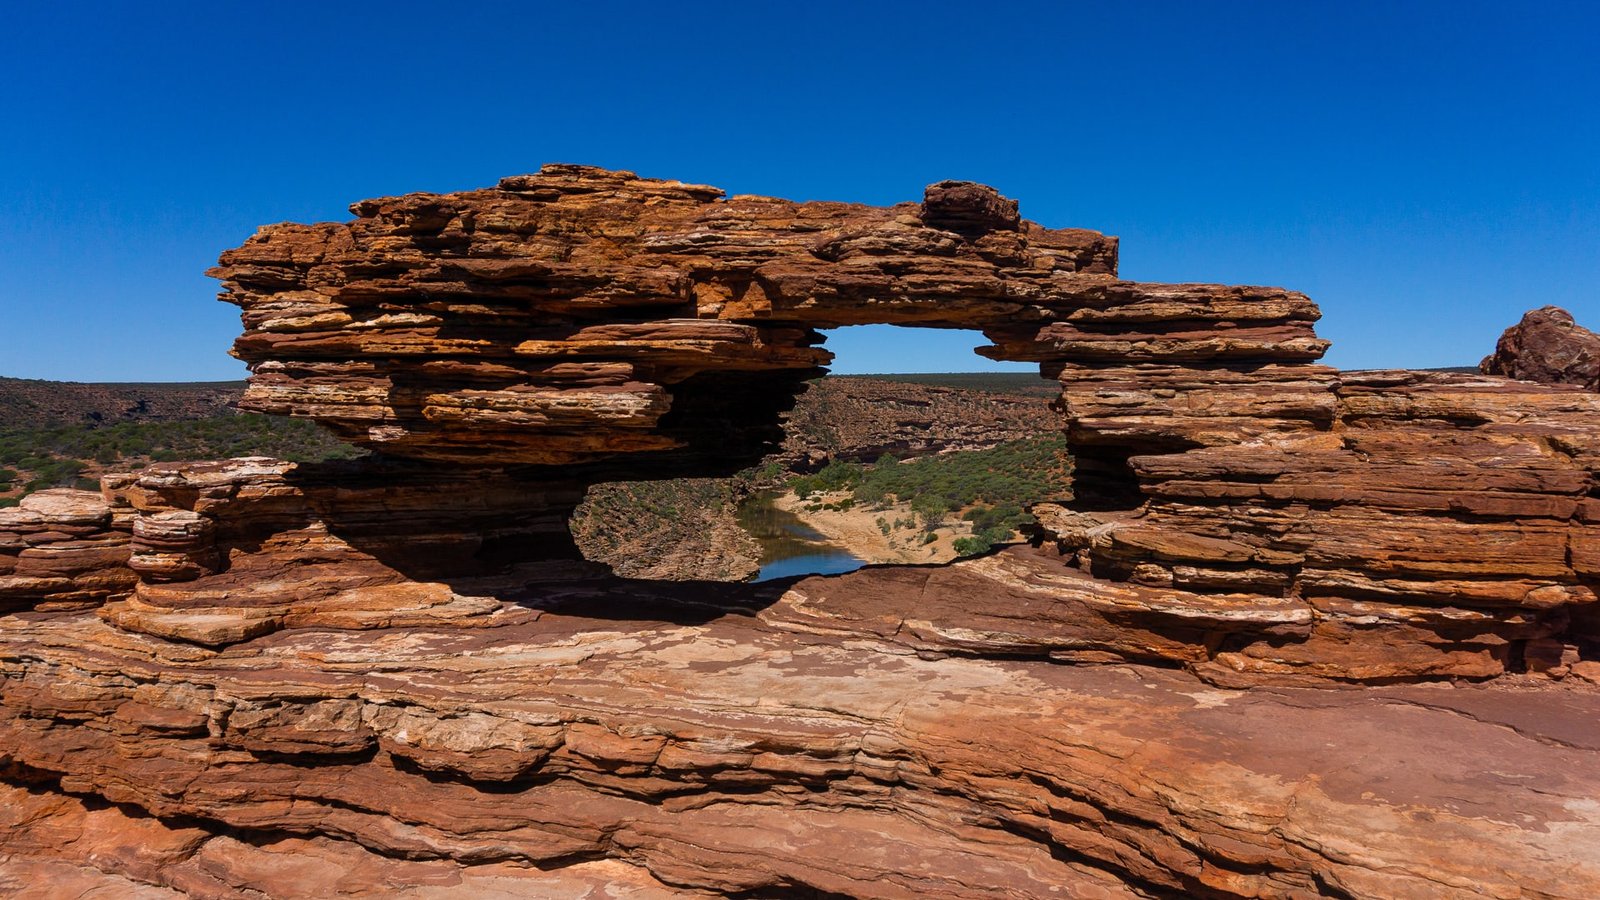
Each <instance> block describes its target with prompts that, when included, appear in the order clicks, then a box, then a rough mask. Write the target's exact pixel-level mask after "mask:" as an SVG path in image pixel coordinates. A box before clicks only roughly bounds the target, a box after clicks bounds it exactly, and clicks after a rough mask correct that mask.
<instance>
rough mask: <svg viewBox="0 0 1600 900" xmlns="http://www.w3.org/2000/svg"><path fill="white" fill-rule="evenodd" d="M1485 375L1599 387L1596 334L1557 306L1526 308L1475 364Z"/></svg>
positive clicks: (1599, 346)
mask: <svg viewBox="0 0 1600 900" xmlns="http://www.w3.org/2000/svg"><path fill="white" fill-rule="evenodd" d="M1478 368H1479V370H1481V371H1482V372H1483V373H1484V374H1486V375H1505V376H1507V377H1509V378H1518V379H1521V380H1523V381H1537V382H1539V383H1541V384H1575V385H1578V386H1579V387H1584V388H1588V389H1589V390H1591V391H1600V334H1595V333H1594V332H1592V331H1590V330H1589V329H1587V328H1584V327H1583V326H1581V325H1579V324H1578V323H1577V322H1576V321H1575V320H1574V319H1573V318H1572V313H1569V312H1567V311H1566V310H1564V309H1562V308H1561V307H1559V306H1544V307H1540V308H1539V309H1531V310H1528V312H1527V313H1525V314H1524V315H1523V317H1522V321H1520V322H1518V323H1517V324H1515V325H1513V326H1511V327H1510V328H1507V329H1506V330H1505V333H1504V334H1502V335H1500V340H1499V341H1498V342H1496V344H1495V348H1494V352H1493V353H1491V354H1489V355H1488V356H1486V357H1484V359H1483V362H1482V363H1480V364H1479V365H1478Z"/></svg>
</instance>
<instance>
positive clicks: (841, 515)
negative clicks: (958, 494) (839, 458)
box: [773, 493, 972, 563]
mask: <svg viewBox="0 0 1600 900" xmlns="http://www.w3.org/2000/svg"><path fill="white" fill-rule="evenodd" d="M849 496H850V495H849V494H848V493H832V494H813V495H812V496H811V498H810V499H808V500H801V499H799V498H798V497H796V496H795V495H794V494H793V493H784V494H780V495H779V496H778V497H777V498H776V499H775V500H773V505H774V506H776V507H777V508H778V509H781V510H784V511H785V512H788V513H791V514H793V515H794V516H795V517H796V518H798V519H800V521H802V522H804V523H806V524H807V525H808V526H810V527H811V528H814V529H816V531H817V532H818V533H820V534H822V535H824V536H825V537H827V538H828V540H830V541H832V542H834V543H836V544H838V545H839V546H841V547H844V548H845V549H847V550H849V551H850V552H851V553H853V554H855V555H856V556H857V557H860V558H861V559H863V560H865V561H866V562H869V563H942V562H949V561H950V560H952V559H955V558H956V550H955V546H954V543H955V540H956V539H957V538H963V537H967V536H969V535H971V534H972V528H971V526H970V525H969V524H968V523H966V522H963V521H961V520H959V519H957V518H954V517H952V519H951V521H950V522H948V523H946V524H945V525H942V526H940V527H939V528H938V529H936V530H935V531H934V535H935V538H934V540H933V542H932V543H926V544H925V543H923V540H924V534H923V530H922V526H921V525H920V524H915V519H916V515H915V514H913V513H912V512H911V505H910V504H908V503H897V504H894V505H893V506H889V507H886V508H884V509H872V508H870V507H867V506H857V507H854V508H852V509H847V510H843V511H840V510H833V509H812V508H811V507H814V506H819V505H822V504H828V503H838V502H839V501H840V500H843V499H845V498H846V497H849ZM897 520H898V521H899V522H900V523H901V524H900V527H898V528H897V527H895V524H894V523H895V522H896V521H897ZM880 522H882V523H886V524H887V525H888V526H889V530H888V533H887V534H885V533H884V528H883V525H881V524H879V523H880Z"/></svg>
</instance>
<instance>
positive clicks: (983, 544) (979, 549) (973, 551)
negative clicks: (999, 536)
mask: <svg viewBox="0 0 1600 900" xmlns="http://www.w3.org/2000/svg"><path fill="white" fill-rule="evenodd" d="M953 546H954V547H955V551H956V555H957V556H977V555H978V554H979V553H987V552H988V551H989V548H990V547H993V546H994V545H993V544H991V543H989V542H988V541H986V540H984V539H983V538H978V537H963V538H956V539H955V541H954V543H953Z"/></svg>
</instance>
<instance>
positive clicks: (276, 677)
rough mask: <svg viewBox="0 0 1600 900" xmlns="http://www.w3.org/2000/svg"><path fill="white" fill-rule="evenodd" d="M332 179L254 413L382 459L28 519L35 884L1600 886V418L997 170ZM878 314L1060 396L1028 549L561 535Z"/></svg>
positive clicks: (704, 449) (295, 264)
mask: <svg viewBox="0 0 1600 900" xmlns="http://www.w3.org/2000/svg"><path fill="white" fill-rule="evenodd" d="M352 210H353V212H354V213H355V215H356V216H357V218H356V219H355V220H354V221H353V222H349V223H343V224H324V225H311V226H304V225H278V226H271V227H268V228H266V229H263V230H262V231H261V232H260V233H259V234H258V235H257V236H256V237H255V238H253V239H251V241H250V242H249V243H247V244H246V245H245V246H244V247H241V248H239V249H238V250H234V251H230V252H229V253H228V254H226V255H225V256H224V258H223V261H222V265H221V267H220V268H219V269H218V270H216V273H217V274H218V275H219V276H220V277H222V278H223V279H224V283H225V294H224V299H227V300H229V301H230V302H234V303H237V304H238V305H239V306H240V307H241V308H242V310H243V314H244V324H245V334H244V336H243V337H241V338H240V340H239V342H238V343H237V344H236V347H235V352H236V353H237V354H238V355H239V356H241V357H242V358H244V359H246V360H247V361H249V362H250V363H251V365H252V367H253V370H254V373H255V374H254V376H253V378H252V382H251V386H250V388H249V390H248V393H247V395H246V398H245V400H244V402H243V404H242V405H243V406H245V407H248V408H251V409H256V410H260V411H265V412H277V413H288V414H292V415H299V416H304V417H308V418H311V419H314V420H317V421H320V422H322V423H324V424H326V425H327V426H328V427H330V428H331V429H333V430H334V431H335V432H336V433H337V434H339V435H340V436H342V437H344V438H346V439H348V440H351V441H353V442H355V443H359V444H362V445H363V446H366V447H369V448H372V449H374V450H376V451H377V453H376V454H375V455H374V456H372V457H370V458H367V459H363V460H358V461H353V462H350V463H340V464H328V465H319V466H295V465H292V464H288V463H282V462H278V461H274V460H265V459H246V460H233V461H228V462H223V463H206V464H192V465H162V466H156V467H152V469H150V470H148V471H146V472H144V473H141V474H140V475H137V476H117V477H111V478H107V479H106V480H105V481H104V482H103V484H102V491H101V492H100V493H99V494H95V493H93V492H73V491H66V492H49V493H47V494H45V495H41V496H40V497H39V498H38V499H30V501H29V502H28V503H26V504H25V505H24V506H23V507H22V508H20V509H18V510H15V511H10V512H4V513H0V612H4V613H6V614H4V615H0V795H3V799H5V800H6V801H7V803H6V812H5V813H3V814H0V885H9V884H16V883H22V882H26V881H28V880H30V879H60V880H59V882H52V883H59V884H60V885H63V886H67V887H70V888H71V889H73V890H77V891H79V892H80V893H87V892H91V891H99V892H111V893H117V894H120V895H127V896H137V895H139V893H140V892H142V893H144V894H146V895H149V896H164V895H170V894H171V893H172V892H176V893H179V894H184V895H191V896H218V897H226V896H255V895H266V896H274V897H294V896H318V895H322V894H325V893H326V892H327V890H328V885H329V884H340V885H348V886H350V887H351V888H352V890H355V891H370V890H371V889H373V886H374V885H378V884H380V883H381V885H382V887H383V888H384V890H385V891H388V892H390V893H387V894H385V895H391V894H392V895H396V896H407V895H417V894H421V893H427V891H425V890H423V889H424V888H431V887H432V886H439V887H440V890H441V891H443V890H445V889H446V888H448V889H450V890H453V891H458V892H460V895H462V896H482V895H493V893H494V892H496V891H498V892H501V893H504V894H509V895H512V896H517V895H519V894H520V895H529V894H534V895H538V894H540V893H541V892H543V893H544V894H545V895H557V896H559V895H562V894H564V893H565V894H568V895H575V896H611V895H616V896H626V895H636V896H672V895H682V894H690V895H694V894H699V895H704V894H707V893H711V894H735V895H740V894H743V895H746V896H785V895H789V896H837V895H846V896H872V897H895V896H938V897H943V896H955V897H988V896H992V897H1001V896H1005V897H1014V896H1063V897H1168V896H1202V897H1204V896H1218V897H1286V898H1287V897H1307V896H1315V895H1328V896H1346V897H1350V896H1363V897H1365V896H1372V897H1455V896H1463V895H1474V894H1481V895H1486V896H1496V897H1514V896H1521V897H1539V898H1554V897H1572V898H1577V897H1591V896H1595V895H1597V894H1600V864H1597V861H1600V817H1597V813H1596V806H1595V800H1594V798H1595V797H1596V796H1600V783H1597V780H1596V778H1597V776H1596V774H1595V773H1597V772H1600V766H1597V765H1596V762H1597V759H1596V753H1597V751H1600V745H1597V742H1596V740H1595V728H1594V723H1595V721H1596V716H1597V714H1600V692H1597V690H1596V684H1597V683H1600V626H1597V622H1600V616H1597V615H1596V606H1597V604H1596V597H1595V589H1596V586H1597V585H1600V550H1597V547H1600V513H1597V509H1600V507H1597V504H1600V489H1597V486H1596V479H1595V475H1596V471H1597V463H1600V445H1597V444H1596V440H1597V439H1596V437H1595V435H1596V434H1597V433H1600V431H1597V429H1596V427H1595V426H1596V424H1597V423H1600V406H1597V404H1600V399H1597V397H1600V395H1596V394H1594V393H1593V392H1590V391H1586V390H1584V389H1582V388H1581V387H1575V386H1550V385H1539V384H1533V383H1529V382H1524V381H1513V380H1510V379H1506V378H1503V377H1495V376H1473V375H1441V374H1436V373H1416V372H1339V371H1337V370H1335V369H1331V368H1328V367H1325V366H1321V365H1319V364H1317V362H1316V360H1317V358H1318V357H1319V356H1320V355H1321V353H1322V351H1323V349H1325V347H1326V342H1325V341H1322V340H1321V339H1319V338H1317V336H1316V334H1315V330H1314V327H1313V326H1314V323H1315V320H1316V319H1317V316H1318V311H1317V308H1316V306H1315V305H1314V304H1312V303H1311V301H1310V300H1309V299H1307V298H1306V297H1305V296H1304V295H1301V294H1298V293H1295V292H1293V291H1287V290H1282V289H1278V288H1259V287H1230V286H1223V285H1166V284H1141V283H1136V282H1129V281H1124V280H1120V279H1119V278H1118V277H1117V274H1116V242H1115V239H1113V238H1107V237H1105V236H1103V235H1099V234H1097V233H1095V232H1089V231H1077V230H1052V229H1046V228H1043V227H1041V226H1039V225H1036V224H1034V223H1031V222H1027V221H1026V220H1023V219H1022V218H1021V217H1020V212H1019V209H1018V207H1017V205H1016V203H1015V202H1014V201H1010V200H1007V199H1006V198H1004V197H1001V196H1000V195H999V194H998V193H996V192H995V191H993V190H992V189H989V188H985V187H983V186H981V185H973V184H968V183H963V182H944V183H941V184H938V185H934V186H932V187H930V188H929V189H928V191H927V193H926V194H925V196H924V198H923V200H922V202H921V203H907V204H901V205H898V206H893V207H887V208H874V207H865V206H859V205H854V204H843V203H793V202H790V201H784V200H776V199H772V198H763V197H733V198H724V197H723V196H722V194H721V192H720V191H717V190H716V189H713V188H706V187H701V186H694V185H684V184H680V183H677V182H665V181H655V180H649V179H640V178H637V177H635V176H634V175H632V174H631V173H624V172H607V171H603V170H598V169H590V168H585V167H575V166H550V167H546V168H545V169H544V170H542V171H541V172H540V173H539V174H537V175H531V176H520V177H515V178H508V179H505V180H503V181H502V182H501V183H500V184H499V186H498V187H496V188H494V189H489V190H483V191H469V192H463V193H458V194H448V195H432V194H413V195H407V196H405V197H399V198H389V199H383V200H374V201H367V202H363V203H359V204H356V205H355V206H354V207H353V208H352ZM861 323H889V324H907V325H926V326H935V327H960V328H979V329H982V330H983V331H984V332H985V334H986V335H987V336H988V338H989V340H990V341H991V346H989V347H987V348H984V349H983V351H982V352H984V353H985V354H987V355H991V356H994V357H996V358H1002V359H1018V360H1030V361H1035V362H1038V363H1039V364H1040V366H1041V371H1042V372H1044V373H1045V374H1046V375H1047V376H1049V377H1052V378H1056V379H1059V382H1060V384H1061V397H1060V399H1059V401H1058V403H1057V408H1058V410H1059V411H1060V412H1061V414H1062V416H1063V423H1064V427H1065V430H1066V434H1067V437H1068V440H1069V443H1070V444H1071V446H1072V448H1073V453H1074V456H1075V458H1076V460H1077V484H1076V487H1075V489H1076V494H1077V499H1076V500H1075V501H1074V503H1073V504H1072V505H1070V506H1053V505H1052V506H1041V507H1039V508H1038V509H1037V510H1036V512H1037V515H1038V517H1039V519H1040V522H1039V525H1038V527H1037V535H1036V536H1037V541H1036V546H1031V547H1013V548H1008V549H1005V550H1003V551H1000V552H998V553H994V554H991V555H988V556H985V557H983V558H980V559H975V560H970V561H965V562H961V563H958V564H955V565H951V566H947V567H870V568H867V569H863V570H861V571H858V572H855V573H852V574H849V575H846V576H840V577H836V578H812V579H805V580H801V581H798V582H791V583H776V584H768V585H744V584H719V583H710V582H698V583H696V582H676V583H666V582H649V581H639V580H629V579H624V578H619V577H616V576H615V575H613V574H611V573H610V572H609V571H608V570H607V569H606V568H605V567H603V566H597V565H594V564H590V563H585V562H583V561H582V560H580V559H578V558H577V555H576V553H575V551H574V547H573V542H572V540H571V537H570V535H569V533H568V529H567V519H568V517H569V516H570V514H571V512H572V510H573V508H574V507H575V505H576V504H577V503H578V501H579V500H580V499H581V497H582V496H583V491H584V490H585V488H587V487H588V486H589V485H592V484H595V483H599V482H605V481H615V480H625V479H628V478H637V479H648V478H660V477H667V476H676V475H685V474H690V475H705V476H709V475H716V474H721V473H724V472H726V471H728V470H729V469H732V468H738V467H739V466H742V465H744V464H746V463H747V462H748V461H749V460H752V459H754V458H756V457H758V456H759V455H760V454H761V453H763V452H766V451H767V450H770V449H771V448H772V447H773V446H774V444H775V441H776V440H777V438H778V437H779V436H780V429H779V427H778V426H779V422H780V416H781V414H782V412H783V411H784V410H785V409H787V408H789V407H790V406H791V405H792V403H793V401H794V395H795V393H796V391H797V390H799V388H800V386H801V385H802V384H803V383H804V381H805V380H806V379H807V378H809V377H811V376H813V375H814V374H815V373H816V372H817V371H818V367H819V366H820V365H821V364H822V363H824V362H825V361H826V359H827V354H826V352H825V351H823V350H821V349H820V347H819V346H818V344H819V342H820V339H821V334H820V333H819V332H818V331H817V329H821V328H827V327H833V326H838V325H846V324H861ZM1332 687H1338V688H1341V689H1339V690H1331V689H1329V688H1332ZM1243 688H1248V689H1243ZM341 873H344V874H341ZM8 880H9V881H8ZM408 892H409V893H408Z"/></svg>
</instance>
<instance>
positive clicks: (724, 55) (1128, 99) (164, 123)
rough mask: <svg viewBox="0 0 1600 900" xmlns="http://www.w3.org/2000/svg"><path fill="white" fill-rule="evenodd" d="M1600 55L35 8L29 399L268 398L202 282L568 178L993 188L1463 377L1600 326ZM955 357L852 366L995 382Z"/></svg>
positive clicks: (1100, 15)
mask: <svg viewBox="0 0 1600 900" xmlns="http://www.w3.org/2000/svg"><path fill="white" fill-rule="evenodd" d="M1597 46H1600V3H1593V2H1584V3H1529V4H1512V5H1508V4H1505V3H1503V2H1497V3H1475V2H1439V3H1406V2H1383V3H1347V2H1345V3H1325V4H1314V3H1279V2H1271V3H1269V2H1259V3H1200V2H1180V3H1129V4H1122V3H1105V2H1096V3H1082V4H1068V3H1040V4H1021V3H1007V2H999V0H995V2H987V3H982V4H973V3H951V4H943V3H936V2H921V3H915V4H906V3H887V2H884V3H871V2H861V0H858V2H850V3H829V2H806V3H761V2H750V0H744V2H737V3H726V4H721V3H715V4H711V3H707V4H697V3H690V2H684V3H665V2H659V0H657V2H651V3H606V2H585V3H560V4H537V3H508V4H497V3H488V2H462V3H426V4H424V3H417V4H407V3H399V2H385V3H372V4H360V3H345V2H340V3H328V2H317V3H296V2H273V3H251V4H234V3H219V2H207V3H194V4H183V3H176V2H161V3H147V2H131V0H130V2H119V3H71V2H48V3H47V2H33V3H25V2H21V0H18V2H13V3H9V4H7V11H6V16H5V25H4V28H3V29H0V123H3V125H0V374H4V375H12V376H23V377H35V378H57V379H73V380H84V381H93V380H188V379H217V378H234V377H239V376H240V375H241V374H242V371H243V370H242V367H241V366H239V364H237V363H235V362H234V361H233V360H232V359H230V358H229V357H227V356H226V355H225V352H224V351H225V350H226V348H227V346H228V344H229V342H230V341H231V340H232V338H233V337H234V335H235V334H236V333H237V331H238V320H237V317H236V311H235V310H234V308H233V307H230V306H225V305H223V304H219V303H217V302H215V301H214V300H213V297H214V295H215V292H216V285H215V283H213V282H212V281H211V280H210V279H207V278H205V277H204V275H202V272H203V271H204V270H205V269H206V267H207V266H209V265H211V264H212V262H213V261H214V260H215V258H216V256H217V254H218V252H219V251H221V250H223V249H225V248H227V247H231V246H234V245H236V244H238V243H240V242H241V241H243V240H244V239H245V238H246V237H248V236H249V235H250V233H251V232H252V231H253V230H254V228H255V226H256V225H258V224H261V223H265V222H277V221H284V220H293V221H319V220H328V219H344V218H348V212H347V211H346V207H347V205H348V204H349V203H350V202H351V201H354V200H358V199H361V198H365V197H373V196H382V195H386V194H396V193H404V192H407V191H412V190H434V191H449V190H457V189H463V188H472V187H479V186H484V185H490V184H493V183H494V181H495V180H496V179H497V178H499V177H500V176H502V175H507V174H512V173H518V172H527V171H532V170H534V169H536V168H537V167H538V166H539V165H540V164H541V163H543V162H547V161H568V162H585V163H593V164H598V165H603V166H610V167H616V168H628V169H633V170H635V171H637V172H639V173H640V174H643V175H649V176H658V177H665V178H679V179H683V180H687V181H697V182H707V183H711V184H716V185H718V186H721V187H723V188H726V189H727V190H728V191H729V192H731V193H760V194H775V195H780V196H785V197H793V198H827V199H840V200H854V201H862V202H867V203H891V202H896V201H901V200H915V199H918V198H920V197H921V193H922V188H923V186H924V185H925V184H927V183H929V182H932V181H937V180H940V179H944V178H965V179H972V180H976V181H983V182H987V183H989V184H993V185H995V186H996V187H998V188H999V189H1000V190H1001V191H1003V192H1004V193H1006V194H1008V195H1010V196H1012V197H1016V198H1019V199H1020V200H1021V201H1022V211H1023V214H1024V215H1026V216H1027V217H1029V218H1031V219H1034V220H1037V221H1039V222H1042V223H1044V224H1046V225H1051V226H1083V227H1090V228H1096V229H1099V230H1101V231H1105V232H1108V233H1111V234H1117V235H1120V236H1121V237H1122V273H1123V275H1124V277H1128V278H1135V279H1140V280H1160V281H1221V282H1234V283H1251V284H1271V285H1283V286H1287V287H1292V288H1295V289H1298V290H1302V291H1305V292H1306V293H1308V294H1310V295H1311V296H1312V298H1313V299H1315V300H1317V301H1318V302H1319V303H1321V304H1322V308H1323V311H1324V318H1323V322H1322V325H1321V332H1322V334H1323V335H1324V336H1325V337H1329V338H1332V339H1333V341H1334V342H1335V343H1334V349H1333V351H1332V352H1331V353H1330V354H1329V356H1328V359H1329V361H1330V362H1332V363H1334V364H1337V365H1341V366H1347V367H1370V366H1387V365H1394V366H1442V365H1459V364H1471V363H1474V362H1476V361H1477V360H1478V358H1479V357H1481V356H1482V355H1483V354H1484V353H1486V352H1488V350H1489V349H1490V348H1491V347H1492V345H1493V343H1494V339H1495V337H1496V336H1497V335H1498V334H1499V332H1500V330H1501V329H1502V328H1504V327H1505V326H1506V325H1508V324H1510V323H1511V322H1513V321H1515V320H1516V319H1517V318H1518V316H1519V315H1520V314H1521V313H1522V311H1523V310H1525V309H1527V308H1529V307H1533V306H1539V305H1542V304H1545V303H1555V304H1559V305H1562V306H1565V307H1567V308H1568V309H1570V310H1572V311H1573V313H1574V314H1575V315H1577V316H1578V319H1579V321H1580V322H1587V323H1588V324H1589V325H1591V326H1595V327H1600V50H1597ZM954 339H955V340H954V344H955V346H953V347H952V346H951V345H950V342H938V341H933V342H930V341H929V333H926V332H918V331H908V330H894V331H890V332H887V333H883V332H877V331H873V332H868V333H867V334H866V337H864V338H858V337H855V336H854V335H852V334H850V333H840V334H839V335H838V338H837V340H836V341H834V342H830V345H833V344H838V345H839V346H835V347H834V349H836V350H838V351H839V352H840V353H841V357H842V358H841V365H840V367H839V369H840V370H841V371H857V372H860V371H894V370H898V371H907V370H913V371H915V370H930V369H934V370H956V369H975V368H978V367H979V366H981V364H982V361H981V360H979V359H978V358H977V357H975V356H972V355H970V354H969V353H968V352H967V348H968V347H970V346H971V345H972V344H973V343H974V341H973V340H972V339H971V337H970V336H966V335H959V334H958V335H955V336H954ZM915 347H922V348H925V349H924V352H922V353H920V354H915V353H911V349H912V348H915ZM929 347H931V348H932V350H931V351H929V350H927V349H926V348H929Z"/></svg>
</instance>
